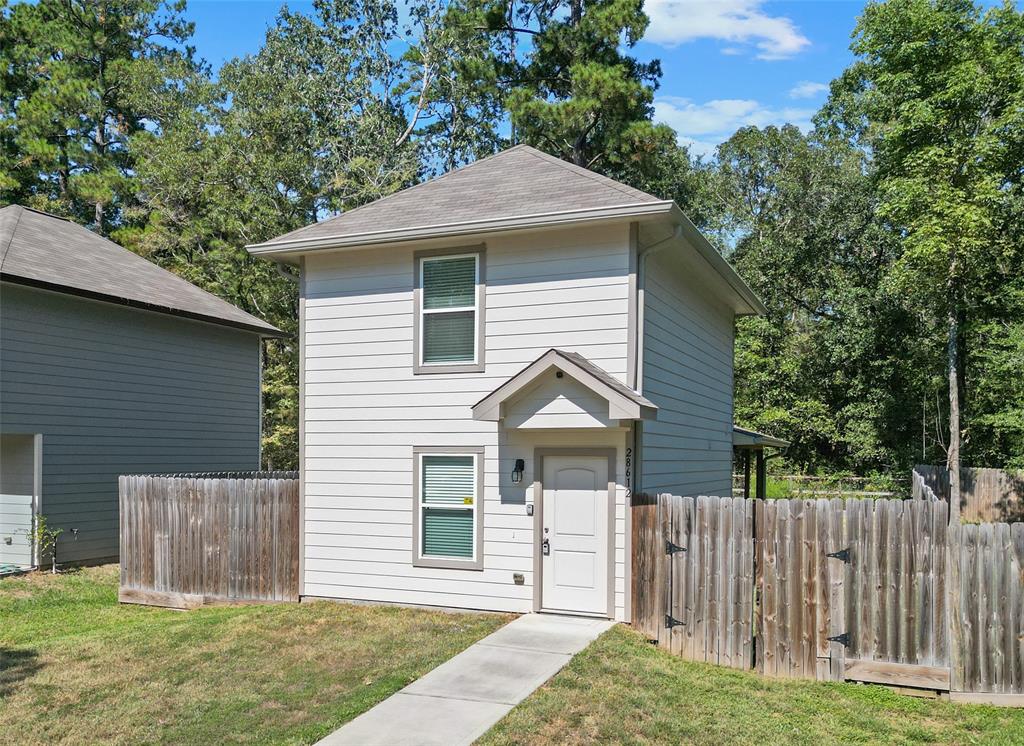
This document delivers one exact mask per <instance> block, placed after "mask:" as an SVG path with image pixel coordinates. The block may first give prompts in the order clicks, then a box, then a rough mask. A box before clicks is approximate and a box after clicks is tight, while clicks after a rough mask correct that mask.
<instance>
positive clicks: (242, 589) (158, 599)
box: [118, 472, 299, 608]
mask: <svg viewBox="0 0 1024 746" xmlns="http://www.w3.org/2000/svg"><path fill="white" fill-rule="evenodd" d="M118 481H119V490H120V495H119V506H120V516H121V518H120V520H121V539H120V541H121V550H122V554H121V593H120V596H121V600H122V601H125V602H131V603H147V602H148V603H155V604H158V605H171V606H179V607H182V608H185V607H188V608H191V607H192V606H195V605H197V604H202V603H218V602H234V601H275V600H277V601H297V600H298V572H297V566H298V554H299V546H298V502H299V491H298V479H297V478H296V477H295V475H294V473H291V472H266V473H256V474H251V473H250V474H248V475H246V474H238V473H231V474H225V475H204V474H198V475H178V476H175V475H153V476H149V475H131V476H123V477H121V478H120V479H119V480H118Z"/></svg>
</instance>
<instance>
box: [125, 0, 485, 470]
mask: <svg viewBox="0 0 1024 746" xmlns="http://www.w3.org/2000/svg"><path fill="white" fill-rule="evenodd" d="M410 12H411V16H410V20H409V22H408V23H407V24H406V26H405V27H400V24H399V19H398V13H397V10H396V7H395V5H394V3H393V2H391V1H390V0H317V2H316V3H315V4H314V9H313V14H312V15H307V14H304V13H295V12H292V11H290V10H288V9H287V8H285V9H282V11H281V12H280V13H279V15H278V18H277V20H276V22H275V23H274V25H273V26H272V27H271V28H270V29H269V30H268V32H267V35H266V39H265V41H264V44H263V46H262V48H261V49H260V50H259V51H258V52H257V53H256V54H254V55H250V56H247V57H243V58H241V59H237V60H232V61H231V62H229V63H227V64H226V65H225V66H224V67H223V68H222V69H221V71H220V76H219V79H218V80H216V81H214V80H210V79H209V77H208V76H207V75H205V74H204V73H202V72H200V73H197V74H195V75H193V76H191V77H190V78H189V79H188V80H187V82H186V84H184V85H183V86H181V90H180V92H179V95H178V96H176V97H174V98H167V99H165V100H164V106H165V107H166V108H165V110H164V111H163V112H162V122H163V123H164V124H163V126H161V127H159V128H151V129H147V130H144V131H141V132H138V133H137V134H136V135H135V136H134V137H133V138H132V141H131V148H132V150H133V152H135V153H137V154H138V161H137V170H136V183H137V186H138V189H139V202H140V207H139V215H140V216H139V220H138V223H139V225H140V226H141V227H140V228H139V229H137V230H134V231H132V232H131V233H130V234H129V232H127V231H126V232H124V233H122V235H121V237H122V239H123V240H124V241H125V242H126V243H128V244H129V245H131V246H132V248H134V249H135V250H136V251H138V252H139V253H141V254H144V255H146V256H149V257H150V258H152V259H154V260H155V261H157V262H159V263H160V264H161V265H162V266H165V267H168V268H171V269H173V270H174V271H175V272H177V273H179V274H181V275H182V276H184V277H186V278H187V279H188V280H190V281H192V282H194V283H196V284H198V285H200V286H201V287H204V288H206V289H208V290H210V291H212V292H214V293H216V294H217V295H220V296H221V297H223V298H226V299H228V300H229V301H231V302H232V303H235V304H236V305H238V306H240V307H242V308H244V309H246V310H248V311H251V312H253V313H256V314H257V315H259V316H261V317H262V318H265V319H267V320H268V321H270V322H271V323H273V324H275V325H276V326H278V327H279V328H281V329H283V330H285V331H286V332H288V333H289V335H290V336H289V338H288V339H285V340H279V341H272V342H268V343H267V344H266V347H265V357H264V365H265V367H264V392H263V393H264V441H263V446H264V447H263V454H264V462H265V465H267V466H273V467H274V468H292V467H294V466H295V465H296V464H297V460H296V459H297V448H296V444H297V422H298V364H297V361H298V357H297V353H298V348H297V339H296V336H297V328H296V319H297V316H298V313H297V292H296V287H295V284H294V283H293V282H291V281H289V280H288V279H285V278H284V277H282V276H281V274H280V273H279V272H278V271H277V269H276V268H275V266H274V265H273V264H272V263H270V262H267V261H266V260H263V259H254V258H252V257H251V256H249V255H248V253H247V252H246V251H245V249H244V247H245V245H246V244H249V243H256V242H259V241H263V240H267V239H269V238H272V237H274V236H277V235H280V234H282V233H285V232H287V231H289V230H293V229H296V228H299V227H302V226H304V225H307V224H309V223H311V222H314V221H315V220H317V219H318V218H322V217H326V216H329V215H330V214H332V213H335V212H339V211H343V210H348V209H352V208H354V207H358V206H359V205H361V204H364V203H366V202H368V201H371V200H374V199H377V198H379V197H382V196H385V195H387V194H390V193H392V192H394V191H396V190H397V189H400V188H402V187H405V186H409V185H411V184H413V183H415V182H416V181H417V180H418V178H419V177H420V176H421V174H422V173H424V172H426V171H429V170H431V165H430V164H431V162H433V163H434V164H442V165H448V164H457V163H458V162H461V161H462V160H464V159H466V158H468V157H473V156H476V155H479V154H482V153H486V152H489V151H490V149H491V148H493V143H494V140H495V137H496V136H495V135H494V130H493V128H492V129H488V127H489V125H488V122H489V121H490V119H489V115H488V109H487V108H486V106H482V105H480V104H477V103H474V102H473V101H472V100H471V98H470V97H469V96H468V95H467V90H468V89H467V88H466V85H465V83H464V81H463V79H462V78H461V77H460V75H459V74H458V68H457V65H456V64H455V63H454V62H453V61H452V60H454V59H458V58H459V54H457V51H458V49H460V48H461V47H460V45H462V44H465V43H474V42H473V40H472V39H467V38H466V37H464V36H463V35H461V34H460V33H455V32H453V31H451V29H449V28H448V27H447V26H446V25H445V23H444V18H445V15H446V11H445V10H444V8H443V7H442V6H440V5H437V4H430V3H424V4H419V5H413V6H411V8H410ZM475 43H477V44H479V39H477V41H476V42H475ZM289 272H290V270H286V271H285V274H288V273H289Z"/></svg>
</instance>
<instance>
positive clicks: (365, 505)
mask: <svg viewBox="0 0 1024 746" xmlns="http://www.w3.org/2000/svg"><path fill="white" fill-rule="evenodd" d="M457 243H458V244H459V245H464V244H465V243H472V242H465V241H459V242H457ZM485 243H486V248H485V253H486V270H485V273H486V311H485V319H486V322H485V323H486V329H485V331H486V341H485V347H486V356H485V361H486V368H485V370H484V371H483V372H482V373H458V374H436V375H435V374H431V375H413V272H414V259H413V251H414V250H413V248H411V247H409V248H401V247H388V248H383V249H374V250H368V251H357V252H346V253H332V254H320V255H317V254H312V255H309V256H307V257H306V260H305V275H304V297H305V302H304V309H305V310H304V330H305V331H304V334H305V338H304V350H305V352H304V374H303V375H304V402H305V406H304V411H303V417H304V453H303V467H304V485H305V543H304V550H303V551H304V589H303V592H304V594H305V595H307V596H324V597H332V598H347V599H361V600H370V601H388V602H397V603H407V604H428V605H436V606H458V607H467V608H477V609H493V610H502V611H529V610H530V609H531V608H532V606H533V594H534V578H533V518H532V517H530V516H528V515H527V514H526V508H525V505H526V503H531V502H533V496H532V487H531V485H532V479H533V475H532V468H533V450H534V448H536V447H553V446H566V447H569V446H578V447H595V446H597V445H601V446H608V445H614V446H616V447H617V448H618V449H619V451H620V458H619V460H620V462H621V460H622V448H623V447H624V444H625V434H624V432H623V431H621V430H599V431H591V432H586V431H573V433H574V434H569V433H567V432H566V431H561V432H559V433H557V434H551V433H534V432H526V431H522V432H512V431H505V430H504V429H503V428H502V426H501V424H500V423H493V422H478V421H476V420H473V419H472V414H471V411H470V409H471V407H472V405H473V404H475V403H476V402H477V401H479V400H480V399H481V398H483V397H484V396H485V395H486V394H488V393H490V392H491V391H492V390H494V389H495V388H496V387H497V386H498V385H500V384H501V383H503V382H504V381H506V380H508V378H510V377H511V376H513V375H514V374H516V373H518V372H519V371H520V370H522V369H523V368H524V367H525V366H526V365H528V364H529V363H531V362H533V360H535V359H536V358H537V357H539V356H540V355H541V354H542V353H544V352H545V351H547V350H548V349H550V348H552V347H560V348H563V349H567V350H573V351H576V352H579V353H580V354H582V355H584V356H586V357H587V358H589V359H590V360H592V361H594V362H595V363H596V364H598V365H600V366H601V367H603V368H605V369H606V370H607V371H608V372H610V373H612V374H614V375H616V376H618V377H620V378H621V379H622V380H625V377H626V361H627V352H626V345H627V333H628V330H627V317H628V313H627V308H628V297H629V295H628V294H629V282H628V228H627V227H626V226H625V225H623V226H618V227H613V228H608V227H603V228H590V229H585V230H581V229H578V228H577V229H574V230H571V231H570V230H566V231H551V232H538V233H531V234H525V233H524V234H513V235H505V236H502V237H497V238H487V239H486V242H485ZM449 245H451V244H449ZM443 247H444V245H443V244H437V243H434V244H431V245H430V246H429V247H428V248H443ZM419 248H424V247H422V246H418V247H417V249H419ZM415 446H466V447H470V446H482V447H484V448H485V455H484V461H483V465H484V492H485V494H484V501H483V510H484V544H483V554H484V569H483V570H482V571H475V570H459V569H440V568H425V567H413V564H412V551H413V545H412V531H413V509H414V508H413V447H415ZM517 458H522V459H524V460H525V461H526V465H527V468H526V473H525V474H524V478H523V481H522V482H521V483H520V484H512V482H511V477H510V474H511V471H512V467H513V465H514V463H515V460H516V459H517ZM621 471H622V469H621V464H620V469H619V481H620V482H621V481H622V476H621ZM620 498H621V499H620V506H619V516H618V519H619V520H617V522H616V526H617V530H618V532H619V536H618V537H617V539H616V545H617V546H618V548H619V549H618V555H617V559H618V560H619V564H618V568H619V569H618V571H617V580H616V590H617V595H616V598H617V604H618V605H619V606H620V612H621V606H622V604H623V602H624V595H623V588H624V576H623V574H622V568H623V564H622V559H623V556H624V555H623V553H624V541H623V537H624V526H625V521H624V518H625V509H624V499H625V493H624V491H622V494H621V495H620ZM514 573H521V574H522V575H523V576H524V583H523V584H522V585H517V584H515V583H514V582H513V574H514Z"/></svg>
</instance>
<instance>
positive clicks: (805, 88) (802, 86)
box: [789, 80, 828, 98]
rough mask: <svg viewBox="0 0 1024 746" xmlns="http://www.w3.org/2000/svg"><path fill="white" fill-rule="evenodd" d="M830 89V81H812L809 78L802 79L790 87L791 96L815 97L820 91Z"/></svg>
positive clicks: (823, 91)
mask: <svg viewBox="0 0 1024 746" xmlns="http://www.w3.org/2000/svg"><path fill="white" fill-rule="evenodd" d="M827 90H828V83H812V82H811V81H809V80H801V81H800V82H799V83H797V84H796V85H795V86H793V87H792V88H790V89H789V97H790V98H814V97H815V96H817V95H818V94H820V93H825V92H826V91H827Z"/></svg>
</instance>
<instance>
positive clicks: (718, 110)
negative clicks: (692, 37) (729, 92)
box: [654, 96, 815, 156]
mask: <svg viewBox="0 0 1024 746" xmlns="http://www.w3.org/2000/svg"><path fill="white" fill-rule="evenodd" d="M814 111H815V110H814V109H805V108H802V107H788V106H784V107H781V108H774V107H771V106H765V105H764V104H761V103H760V102H758V101H754V100H751V99H739V98H726V99H714V100H711V101H705V102H704V103H694V102H693V101H691V100H690V99H687V98H678V97H675V96H666V97H663V98H659V99H657V100H656V101H655V102H654V119H655V120H656V121H658V122H664V123H665V124H667V125H669V126H670V127H672V128H673V129H674V130H675V131H676V134H677V136H678V138H679V142H680V144H682V145H686V146H688V147H689V148H690V152H691V153H692V154H693V155H703V156H710V155H713V154H714V151H715V148H716V147H717V146H718V144H719V143H721V142H724V141H726V140H728V139H729V138H730V137H731V136H732V135H733V133H734V132H736V130H738V129H739V128H740V127H747V126H755V127H767V126H769V125H776V126H780V125H783V124H787V123H788V124H793V125H796V126H797V127H799V128H800V130H801V131H803V132H807V131H808V130H810V129H811V126H812V125H811V117H812V116H814Z"/></svg>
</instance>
